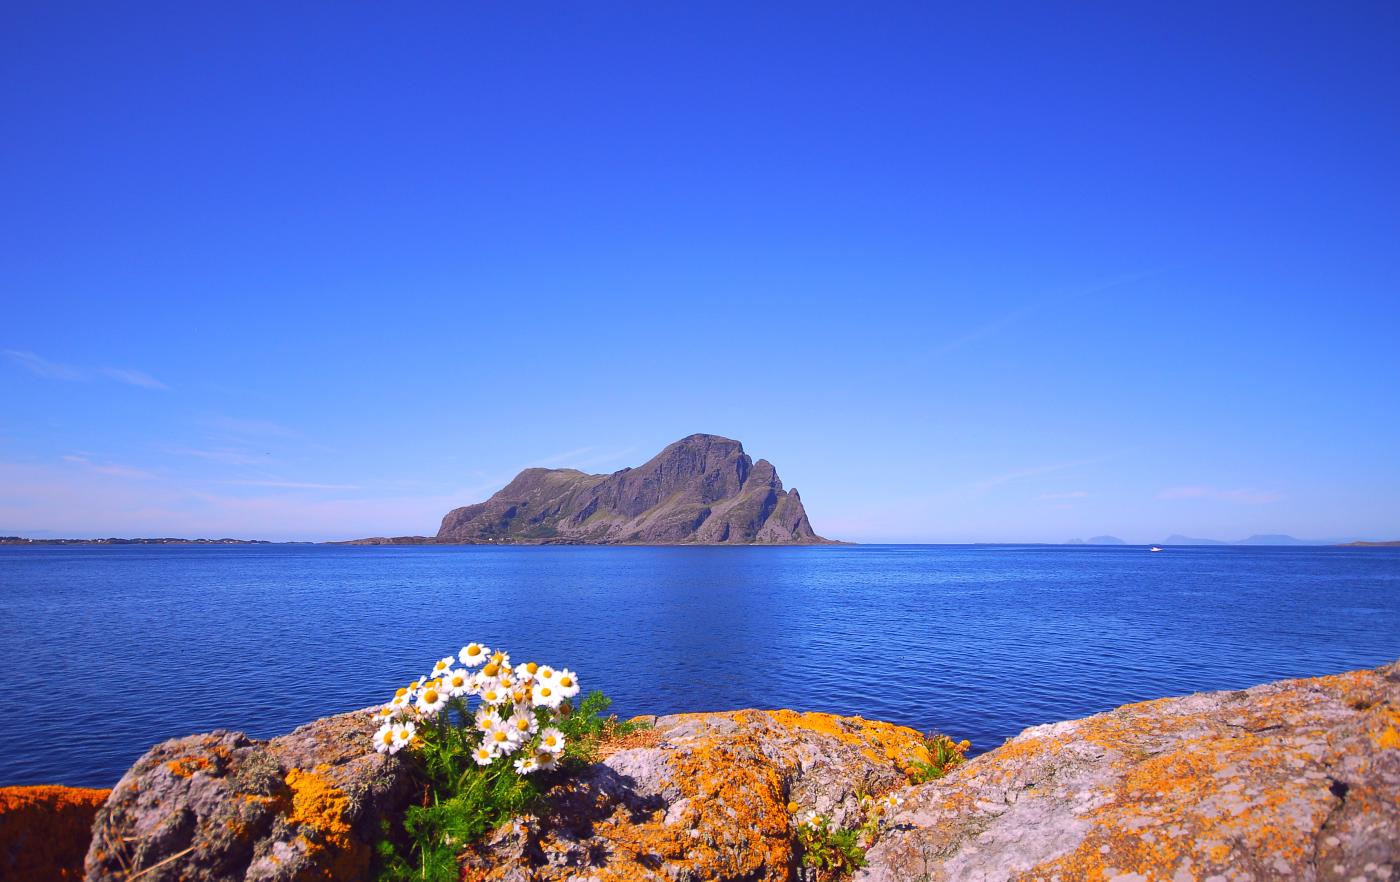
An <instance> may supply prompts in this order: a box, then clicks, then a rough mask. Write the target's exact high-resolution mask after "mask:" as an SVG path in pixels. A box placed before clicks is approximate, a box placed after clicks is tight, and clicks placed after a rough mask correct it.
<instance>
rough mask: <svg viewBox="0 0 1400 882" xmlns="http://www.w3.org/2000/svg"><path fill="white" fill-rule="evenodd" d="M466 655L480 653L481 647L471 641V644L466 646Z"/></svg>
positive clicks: (474, 655) (473, 655)
mask: <svg viewBox="0 0 1400 882" xmlns="http://www.w3.org/2000/svg"><path fill="white" fill-rule="evenodd" d="M467 655H470V656H472V657H476V656H478V655H481V647H480V646H477V645H476V644H475V643H473V644H472V645H471V646H468V647H467Z"/></svg>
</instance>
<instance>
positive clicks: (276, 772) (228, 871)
mask: <svg viewBox="0 0 1400 882" xmlns="http://www.w3.org/2000/svg"><path fill="white" fill-rule="evenodd" d="M375 725H376V724H375V723H374V721H373V720H372V719H371V718H370V717H369V715H368V714H365V713H353V714H344V715H341V716H336V717H327V718H326V719H322V720H317V721H316V722H314V723H311V724H309V725H306V726H302V727H301V728H300V729H297V730H296V731H294V732H292V733H291V734H289V735H284V736H282V737H280V738H274V739H273V740H271V741H255V740H253V739H251V738H249V737H248V736H246V735H244V734H242V733H238V732H223V731H217V732H211V733H209V734H207V735H194V736H190V737H188V738H176V739H173V740H171V741H167V742H165V743H163V744H159V745H156V746H155V747H153V748H151V750H149V751H148V752H147V753H146V755H145V756H143V757H142V758H141V759H140V760H138V761H137V763H136V765H134V766H133V767H132V768H131V769H130V770H129V771H128V772H127V773H126V775H125V776H123V777H122V779H121V781H120V782H119V783H118V784H117V786H116V788H115V789H114V790H113V791H112V794H111V796H110V797H109V798H108V799H107V802H106V804H105V805H104V806H103V807H102V809H101V810H100V811H99V812H98V814H97V819H96V822H95V824H94V827H93V836H92V843H91V846H90V847H89V849H88V854H87V862H86V870H87V880H88V882H122V880H126V879H129V878H134V877H136V876H137V875H138V874H139V875H140V878H141V879H142V880H143V882H175V880H180V882H223V880H234V879H237V880H248V882H282V880H286V882H290V880H294V879H295V880H299V882H300V880H317V879H324V880H336V882H354V880H358V879H363V878H365V877H366V875H367V873H368V870H369V864H370V855H371V851H370V849H371V847H372V844H373V842H374V841H375V839H377V838H378V836H379V820H380V819H381V818H383V817H386V816H388V817H394V816H397V814H398V813H400V812H401V811H402V810H403V808H404V806H405V805H406V803H407V801H408V799H409V797H410V795H411V791H412V782H411V775H410V767H409V765H408V763H407V762H405V761H404V759H403V758H402V757H388V756H383V755H381V754H377V753H374V752H373V751H372V750H371V749H370V748H369V746H368V745H369V743H370V735H371V733H372V732H373V731H374V728H375Z"/></svg>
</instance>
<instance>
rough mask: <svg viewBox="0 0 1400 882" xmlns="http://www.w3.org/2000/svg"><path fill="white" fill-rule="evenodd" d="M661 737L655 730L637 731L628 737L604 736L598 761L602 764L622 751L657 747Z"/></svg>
mask: <svg viewBox="0 0 1400 882" xmlns="http://www.w3.org/2000/svg"><path fill="white" fill-rule="evenodd" d="M660 742H661V736H660V735H659V734H658V733H657V732H656V730H655V729H637V730H636V731H633V732H628V733H627V734H626V735H616V734H610V735H604V736H603V739H602V740H601V741H599V742H598V753H597V761H598V762H602V761H603V760H605V759H607V758H608V757H610V756H612V755H613V754H615V753H617V752H618V751H620V750H634V749H636V748H639V747H655V746H656V745H657V744H659V743H660Z"/></svg>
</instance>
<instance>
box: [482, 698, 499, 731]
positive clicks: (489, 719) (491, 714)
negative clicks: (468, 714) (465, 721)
mask: <svg viewBox="0 0 1400 882" xmlns="http://www.w3.org/2000/svg"><path fill="white" fill-rule="evenodd" d="M500 718H501V717H500V714H498V713H496V709H495V708H492V707H488V706H487V705H484V704H483V705H482V706H481V707H479V708H477V709H476V728H478V729H480V730H481V731H482V732H486V731H488V730H490V728H491V726H493V725H494V724H495V723H496V721H498V720H499V719H500Z"/></svg>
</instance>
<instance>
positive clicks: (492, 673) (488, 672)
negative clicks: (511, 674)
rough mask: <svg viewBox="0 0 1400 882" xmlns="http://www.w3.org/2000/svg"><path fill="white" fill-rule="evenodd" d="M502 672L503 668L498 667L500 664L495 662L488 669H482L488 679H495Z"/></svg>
mask: <svg viewBox="0 0 1400 882" xmlns="http://www.w3.org/2000/svg"><path fill="white" fill-rule="evenodd" d="M500 670H501V666H500V665H498V664H496V663H495V662H492V663H491V664H489V665H487V666H486V667H484V668H482V669H481V673H483V674H485V675H486V676H488V677H494V676H496V674H497V673H498V672H499V671H500Z"/></svg>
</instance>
